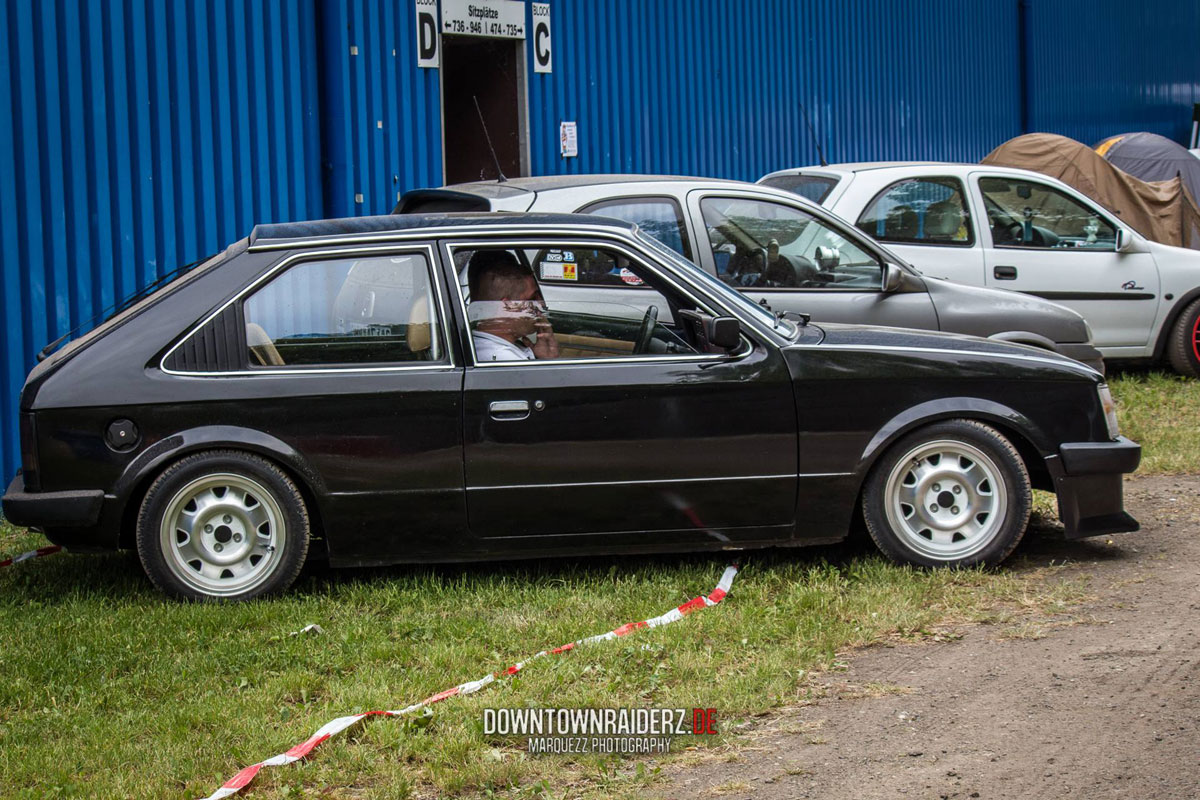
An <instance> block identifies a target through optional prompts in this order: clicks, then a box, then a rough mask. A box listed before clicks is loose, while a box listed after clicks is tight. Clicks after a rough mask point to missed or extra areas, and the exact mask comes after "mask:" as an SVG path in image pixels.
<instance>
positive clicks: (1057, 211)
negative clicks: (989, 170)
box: [979, 177, 1117, 250]
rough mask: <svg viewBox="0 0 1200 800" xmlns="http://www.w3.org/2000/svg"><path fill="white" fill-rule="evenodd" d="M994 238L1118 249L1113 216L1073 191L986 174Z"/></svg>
mask: <svg viewBox="0 0 1200 800" xmlns="http://www.w3.org/2000/svg"><path fill="white" fill-rule="evenodd" d="M979 190H980V192H982V193H983V204H984V207H985V208H986V209H987V215H988V224H989V225H990V226H991V229H992V242H993V243H994V244H995V245H996V246H997V247H1032V248H1053V249H1056V250H1058V249H1062V250H1115V249H1116V246H1117V232H1116V229H1115V228H1114V227H1113V226H1112V224H1111V223H1110V222H1108V220H1106V219H1105V218H1104V217H1102V216H1101V215H1100V214H1099V213H1097V212H1096V211H1095V210H1094V209H1091V208H1089V207H1088V206H1086V205H1084V204H1083V203H1081V202H1079V201H1078V200H1076V199H1075V198H1073V197H1070V196H1068V195H1067V194H1065V193H1063V192H1061V191H1059V190H1058V189H1055V188H1053V187H1051V186H1046V185H1045V184H1042V183H1035V182H1034V181H1027V180H1021V179H1017V178H998V177H996V178H980V179H979Z"/></svg>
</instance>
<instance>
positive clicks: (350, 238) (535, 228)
mask: <svg viewBox="0 0 1200 800" xmlns="http://www.w3.org/2000/svg"><path fill="white" fill-rule="evenodd" d="M552 230H561V232H562V234H565V235H568V236H570V235H576V234H578V233H579V232H580V231H587V232H589V233H596V234H606V235H608V236H609V237H612V238H619V239H627V238H628V237H629V233H628V231H627V230H625V229H622V228H619V227H616V226H614V225H589V224H587V223H581V224H579V225H571V226H570V227H569V228H568V227H566V226H564V225H563V224H562V223H549V224H543V225H538V224H535V223H529V224H523V223H514V224H506V225H429V226H426V227H423V228H401V229H397V230H390V231H370V232H368V233H353V234H339V235H336V236H314V237H297V238H294V239H263V240H261V241H256V242H254V243H253V244H251V245H250V246H249V247H248V248H247V249H248V250H249V251H250V252H252V253H256V252H261V251H265V250H296V249H299V248H309V247H323V246H326V245H335V244H339V245H340V244H346V245H353V244H360V243H368V244H370V243H378V242H390V241H404V240H407V239H444V238H446V237H447V236H452V237H453V236H463V235H472V234H478V235H486V236H494V235H499V236H512V235H517V236H523V235H529V234H541V235H543V236H544V235H547V231H552ZM560 235H561V234H560Z"/></svg>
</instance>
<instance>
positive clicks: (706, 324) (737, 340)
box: [679, 308, 742, 353]
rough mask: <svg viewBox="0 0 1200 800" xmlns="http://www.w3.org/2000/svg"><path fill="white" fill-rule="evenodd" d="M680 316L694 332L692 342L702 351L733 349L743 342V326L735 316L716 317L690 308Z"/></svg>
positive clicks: (684, 309) (680, 311)
mask: <svg viewBox="0 0 1200 800" xmlns="http://www.w3.org/2000/svg"><path fill="white" fill-rule="evenodd" d="M679 318H680V320H681V321H682V322H683V324H684V325H686V326H687V327H688V329H689V330H690V331H691V334H692V343H693V345H695V347H696V349H697V350H699V351H700V352H702V353H713V352H720V351H722V350H733V349H735V348H737V347H739V346H740V345H741V343H742V326H741V324H740V323H739V322H738V321H737V319H736V318H735V317H714V316H711V315H709V314H705V313H703V312H700V311H692V310H691V309H688V308H681V309H680V310H679Z"/></svg>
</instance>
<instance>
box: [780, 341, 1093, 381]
mask: <svg viewBox="0 0 1200 800" xmlns="http://www.w3.org/2000/svg"><path fill="white" fill-rule="evenodd" d="M787 349H789V350H851V351H854V350H865V351H868V352H870V351H874V352H884V353H887V352H894V353H934V354H936V355H949V356H982V357H985V358H1009V359H1015V360H1017V361H1032V362H1036V363H1039V364H1052V365H1054V366H1058V367H1067V368H1069V369H1075V370H1077V371H1078V372H1079V373H1080V374H1082V375H1087V376H1093V375H1094V376H1096V377H1103V376H1101V375H1100V373H1099V372H1097V371H1096V370H1094V369H1092V368H1091V367H1089V366H1088V365H1087V364H1083V363H1080V362H1078V361H1075V360H1073V359H1070V358H1068V357H1067V356H1062V358H1063V359H1065V361H1059V360H1058V359H1054V358H1044V357H1042V356H1027V355H1025V354H1024V353H989V352H986V351H983V350H953V349H948V348H940V347H909V346H905V345H894V346H892V345H881V344H791V345H788V347H787Z"/></svg>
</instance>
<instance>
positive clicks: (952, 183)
mask: <svg viewBox="0 0 1200 800" xmlns="http://www.w3.org/2000/svg"><path fill="white" fill-rule="evenodd" d="M857 224H858V227H859V228H860V229H861V230H862V231H863V232H865V233H866V234H867V235H868V236H873V237H875V238H876V239H879V240H880V241H884V242H897V243H900V244H938V245H959V246H962V247H970V246H971V245H972V244H974V242H975V237H974V235H973V232H972V229H971V214H970V211H969V210H968V208H967V204H966V200H965V194H964V192H963V186H962V182H961V181H959V180H958V179H957V178H913V179H906V180H902V181H897V182H896V183H893V184H892V185H891V186H889V187H887V188H886V189H884V190H883V191H882V192H880V193H879V195H878V196H876V198H875V199H874V200H872V201H871V204H870V205H869V206H867V208H866V209H865V210H864V211H863V213H862V216H860V217H859V218H858V223H857Z"/></svg>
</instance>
